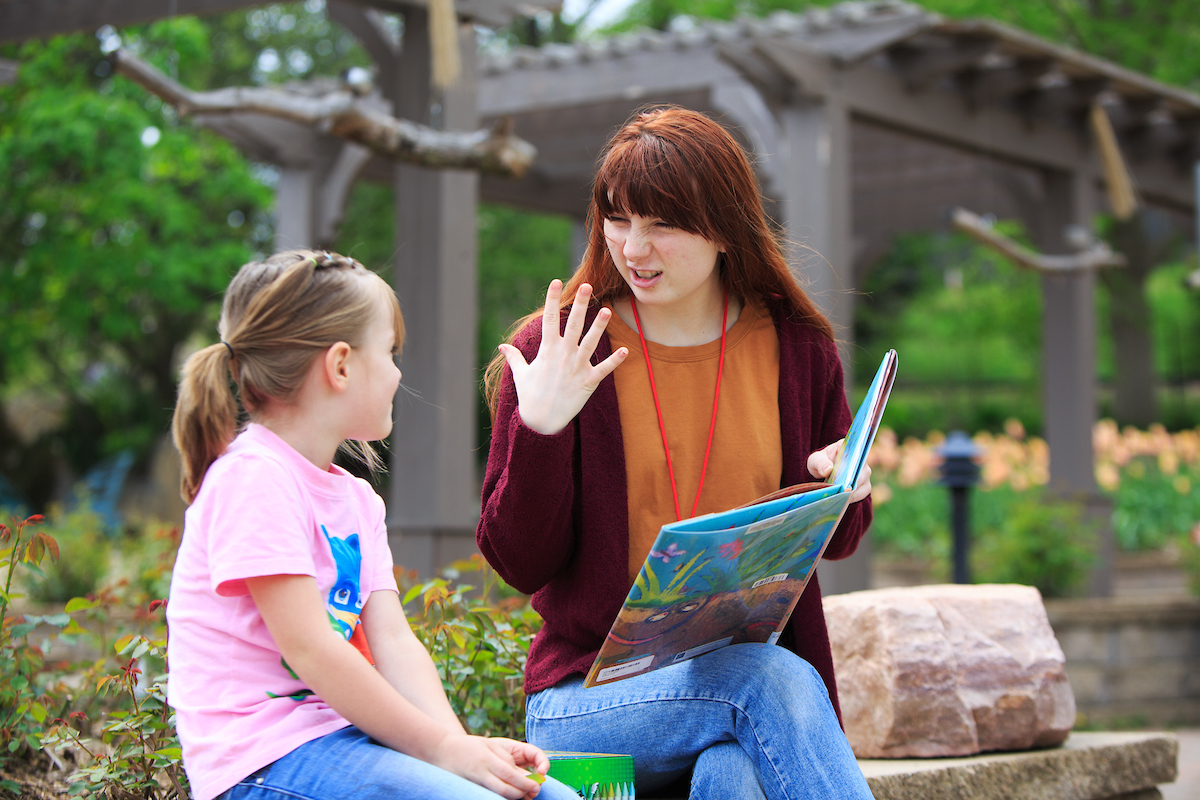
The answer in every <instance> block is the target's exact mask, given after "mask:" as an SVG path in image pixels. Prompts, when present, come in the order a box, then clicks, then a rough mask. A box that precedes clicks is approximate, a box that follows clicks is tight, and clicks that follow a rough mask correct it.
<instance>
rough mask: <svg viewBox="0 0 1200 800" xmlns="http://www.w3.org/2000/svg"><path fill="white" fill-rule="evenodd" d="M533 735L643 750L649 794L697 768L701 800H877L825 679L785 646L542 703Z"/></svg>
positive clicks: (749, 650)
mask: <svg viewBox="0 0 1200 800" xmlns="http://www.w3.org/2000/svg"><path fill="white" fill-rule="evenodd" d="M525 721H526V722H525V724H526V728H525V735H526V738H527V739H528V740H529V741H530V742H532V743H534V744H536V745H537V746H538V747H541V748H543V749H547V750H580V751H585V752H600V753H626V754H631V755H633V763H634V773H635V776H636V777H635V780H636V786H637V791H638V792H639V793H641V792H644V791H650V790H653V789H655V788H658V787H660V786H663V785H665V784H667V783H669V782H671V781H672V780H674V779H675V778H677V777H679V776H680V775H682V774H684V773H685V772H686V771H687V770H688V768H693V771H692V784H691V794H690V797H691V798H693V800H742V799H743V798H745V799H746V800H750V799H751V798H753V799H754V800H763V798H770V799H771V800H783V798H788V799H789V800H802V799H803V800H835V798H836V800H854V799H855V798H860V799H861V798H870V797H871V790H870V789H868V788H867V782H866V779H865V778H864V777H863V774H862V771H861V770H859V768H858V763H857V762H856V761H855V759H854V754H853V753H852V752H851V750H850V743H849V742H848V741H847V740H846V736H845V734H843V733H842V729H841V726H840V725H839V724H838V719H837V715H836V714H835V713H834V711H833V705H832V704H831V703H830V702H829V695H828V693H827V692H826V690H825V684H824V682H823V681H822V680H821V676H820V675H819V674H818V673H817V671H816V670H815V669H813V668H812V667H811V666H810V665H809V664H808V662H806V661H804V660H803V659H801V658H800V657H799V656H797V655H796V654H794V653H792V652H791V651H789V650H786V649H784V648H783V647H779V646H776V645H767V644H738V645H732V646H730V647H725V648H722V649H720V650H717V651H715V652H712V653H707V654H705V655H703V656H700V657H698V658H693V659H691V660H690V661H684V662H682V663H680V664H676V665H674V666H670V667H666V668H664V669H660V670H656V671H654V672H650V673H647V674H645V675H639V676H637V677H634V678H628V679H626V680H622V681H615V682H613V683H609V684H605V685H602V686H595V687H592V688H590V689H584V688H583V681H582V679H581V678H578V677H575V678H569V679H567V680H564V681H562V682H560V683H559V684H558V685H556V686H554V687H553V688H551V689H547V690H545V691H542V692H538V693H537V694H535V695H533V696H531V697H530V698H529V699H528V702H527V704H526V713H525Z"/></svg>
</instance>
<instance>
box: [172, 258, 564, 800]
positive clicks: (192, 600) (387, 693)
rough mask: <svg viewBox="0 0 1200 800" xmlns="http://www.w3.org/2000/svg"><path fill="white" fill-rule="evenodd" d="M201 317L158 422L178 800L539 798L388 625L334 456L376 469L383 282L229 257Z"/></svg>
mask: <svg viewBox="0 0 1200 800" xmlns="http://www.w3.org/2000/svg"><path fill="white" fill-rule="evenodd" d="M218 330H219V331H220V334H221V341H220V342H219V343H218V344H214V345H211V346H210V347H206V348H204V349H203V350H200V351H199V352H197V353H196V354H195V355H193V356H192V357H191V358H189V359H188V361H187V363H186V364H185V365H184V370H183V380H182V382H181V384H180V389H179V401H178V404H177V405H176V408H175V419H174V424H173V429H174V435H175V443H176V445H177V446H178V447H179V450H180V453H181V454H182V456H183V496H184V499H185V500H186V501H187V502H189V503H190V504H191V505H190V507H189V508H188V510H187V515H186V521H185V524H184V535H183V543H182V545H181V547H180V551H179V556H178V558H177V560H176V563H175V570H174V574H173V576H172V580H171V594H170V600H169V603H168V605H167V619H168V622H169V624H170V629H171V636H170V640H169V645H168V651H169V652H168V655H169V660H170V673H171V674H170V683H169V695H170V702H171V705H172V706H173V707H174V709H175V712H176V720H177V726H178V730H179V739H180V742H181V743H182V745H183V761H184V767H185V768H186V770H187V775H188V779H189V781H190V783H191V790H192V795H193V796H194V797H195V798H196V800H212V798H215V797H220V798H222V799H223V800H235V799H237V800H241V799H242V798H253V799H254V800H277V799H282V798H293V799H294V798H302V799H307V798H311V799H312V800H317V799H318V798H319V799H321V800H342V799H343V798H345V799H346V800H349V799H350V798H356V799H357V800H371V799H372V798H378V799H379V800H383V798H389V799H390V798H396V797H405V798H422V799H426V798H427V799H428V800H433V799H434V798H439V799H440V800H459V799H460V798H473V799H474V800H487V798H492V799H493V800H495V798H497V797H498V796H503V797H507V798H520V797H524V798H529V797H533V796H534V795H539V786H538V784H537V783H536V782H535V781H534V780H532V779H531V778H530V777H529V771H530V770H533V771H535V772H537V773H541V774H542V775H544V774H545V773H546V771H547V769H548V767H549V762H548V761H547V759H546V756H545V755H544V754H543V753H542V752H541V751H540V750H538V749H537V748H536V747H533V746H531V745H528V744H524V743H522V742H514V741H512V740H508V739H485V738H481V737H478V736H468V735H467V734H466V732H465V731H464V730H463V728H462V726H461V725H460V724H459V722H458V719H457V718H456V717H455V715H454V713H453V712H452V711H451V709H450V704H449V702H448V701H447V699H446V695H445V692H444V691H443V689H442V684H441V680H440V679H439V678H438V674H437V671H436V669H435V668H434V665H433V662H432V660H431V659H430V657H429V654H428V653H427V652H426V651H425V649H424V647H422V645H421V643H420V642H419V641H418V640H417V639H416V637H415V636H414V635H413V633H412V630H411V629H410V628H409V626H408V622H407V620H405V618H404V612H403V609H402V608H401V606H400V600H399V595H398V593H397V589H396V580H395V578H394V576H393V574H392V557H391V553H390V551H389V550H388V544H387V528H386V526H385V524H384V507H383V501H382V500H381V499H380V498H379V496H378V495H377V494H375V492H374V491H373V490H372V489H371V486H370V484H368V483H367V482H366V481H363V480H360V479H357V478H355V477H353V476H351V475H350V474H349V473H348V472H346V471H345V470H343V469H341V468H340V467H337V466H335V465H334V464H333V458H334V455H335V453H336V452H337V450H338V448H339V447H341V446H342V445H344V444H350V445H352V446H353V445H357V448H356V449H357V451H358V452H359V453H360V454H362V455H363V456H364V457H366V458H367V459H368V463H371V464H372V465H374V462H373V461H372V460H371V458H372V456H373V455H374V454H373V451H371V450H370V449H369V448H367V447H365V446H363V444H362V443H364V442H369V441H373V440H377V439H382V438H384V437H386V436H387V435H388V433H389V432H390V431H391V428H392V397H393V396H394V395H395V393H396V388H397V386H398V385H399V383H400V370H399V369H398V368H397V366H396V357H397V355H398V354H399V352H400V346H401V345H402V344H403V341H404V323H403V320H402V319H401V316H400V306H399V304H398V303H397V302H396V295H395V293H394V292H392V290H391V288H390V287H389V286H388V285H387V283H385V282H384V281H383V280H382V279H381V278H379V276H377V275H375V274H374V273H372V272H369V271H368V270H366V269H364V268H363V267H362V265H361V264H359V263H358V262H357V261H354V260H352V259H348V258H344V257H342V256H338V255H335V254H331V253H318V252H310V251H303V250H301V251H291V252H286V253H280V254H278V255H275V256H272V257H271V258H269V259H267V260H266V261H265V262H263V263H251V264H247V265H246V266H244V267H242V269H241V270H240V271H239V272H238V274H237V276H236V277H235V278H234V279H233V282H232V283H231V284H230V286H229V290H228V291H227V292H226V294H225V301H224V306H223V308H222V311H221V321H220V324H219V326H218ZM231 379H232V383H233V384H234V385H235V386H236V390H237V397H236V398H235V396H234V393H233V392H232V391H231V390H230V381H231ZM239 400H240V405H241V407H242V409H241V410H244V411H245V412H246V413H248V415H249V419H250V422H249V424H248V425H246V426H245V428H244V429H243V430H242V431H241V432H238V416H239V413H240V410H239V402H238V401H239ZM364 656H365V657H364ZM540 789H541V793H540V795H539V796H540V797H542V798H543V800H545V798H557V800H565V798H569V797H572V798H573V797H575V796H576V795H575V794H574V792H571V790H570V789H568V788H567V787H566V786H563V785H562V784H560V783H557V782H555V781H552V780H547V781H546V783H545V785H543V786H541V787H540Z"/></svg>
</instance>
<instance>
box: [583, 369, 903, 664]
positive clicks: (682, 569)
mask: <svg viewBox="0 0 1200 800" xmlns="http://www.w3.org/2000/svg"><path fill="white" fill-rule="evenodd" d="M895 378H896V351H895V350H889V351H888V353H887V354H886V355H885V356H884V357H883V362H882V363H881V364H880V365H879V370H878V371H877V372H876V373H875V379H874V380H873V381H872V382H871V387H870V389H868V390H867V395H866V397H865V398H864V399H863V402H862V405H860V406H859V408H858V413H857V414H855V417H854V422H853V423H852V424H851V425H850V430H849V431H847V433H846V438H845V439H844V440H843V442H842V446H841V448H840V449H839V451H838V456H837V458H836V459H835V462H834V469H833V472H832V474H831V475H830V478H829V480H828V482H823V483H805V484H799V485H796V486H789V487H787V488H785V489H781V490H779V491H777V492H773V493H772V494H769V495H767V496H766V497H761V498H759V499H758V500H755V501H754V502H752V503H748V504H746V505H744V506H740V507H738V508H734V509H731V510H729V511H723V512H721V513H718V514H705V515H703V516H699V517H693V518H691V519H685V520H681V521H679V522H672V523H669V524H667V525H664V526H663V527H662V529H661V530H660V531H659V532H658V537H657V538H656V539H655V541H654V545H653V546H652V547H651V548H650V554H649V555H648V556H647V557H646V563H645V564H643V565H642V569H641V572H639V573H638V576H637V579H636V580H635V581H634V583H633V586H632V587H631V588H630V590H629V596H628V597H627V598H626V599H625V604H624V605H623V606H622V607H621V611H620V612H619V613H618V614H617V619H616V621H615V622H614V623H613V625H612V629H611V630H610V631H609V632H608V636H607V638H606V639H605V640H604V645H603V646H602V647H601V648H600V652H599V654H598V655H597V656H596V661H595V663H594V664H592V668H591V670H590V671H589V672H588V675H587V679H586V680H585V681H584V686H585V687H590V686H598V685H600V684H604V683H611V682H612V681H617V680H621V679H622V678H630V677H633V676H634V675H641V674H642V673H645V672H649V671H651V670H655V669H659V668H661V667H666V666H670V665H671V664H677V663H679V662H680V661H686V660H687V659H689V658H694V657H696V656H699V655H702V654H704V653H708V652H711V651H713V650H717V649H719V648H721V647H725V646H726V645H730V644H741V643H743V642H767V643H770V644H774V643H775V642H776V641H778V639H779V636H780V634H781V633H782V632H783V628H784V625H785V624H786V623H787V620H788V618H789V617H790V616H791V613H792V609H793V608H795V606H796V601H797V600H799V599H800V594H801V593H802V592H803V591H804V587H805V586H807V585H808V581H809V579H810V578H811V577H812V574H813V572H814V571H815V570H816V568H817V562H818V560H819V559H820V558H821V554H822V553H823V552H825V547H826V545H828V544H829V540H830V539H831V538H833V533H834V531H835V530H836V529H837V526H838V523H839V522H841V519H842V515H843V514H845V512H846V508H847V506H848V505H849V504H850V493H851V492H852V491H853V489H854V487H855V485H857V483H858V478H859V474H860V473H861V472H862V468H863V465H864V464H866V461H867V453H868V452H869V451H870V449H871V444H872V443H873V442H874V441H875V434H876V432H877V431H878V430H879V423H880V421H881V420H882V418H883V409H884V406H885V405H886V404H887V400H888V395H889V394H890V393H891V390H892V383H893V382H894V381H895Z"/></svg>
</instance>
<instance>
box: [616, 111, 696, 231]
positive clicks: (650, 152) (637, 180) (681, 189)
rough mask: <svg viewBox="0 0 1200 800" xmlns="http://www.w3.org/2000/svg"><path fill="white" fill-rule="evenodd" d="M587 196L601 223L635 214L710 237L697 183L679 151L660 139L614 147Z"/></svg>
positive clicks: (635, 139) (637, 139) (645, 138)
mask: <svg viewBox="0 0 1200 800" xmlns="http://www.w3.org/2000/svg"><path fill="white" fill-rule="evenodd" d="M592 192H593V198H594V200H595V202H596V208H597V210H598V211H599V212H600V216H601V218H602V219H607V218H609V217H611V216H612V215H613V214H636V215H638V216H639V217H654V218H656V219H661V220H663V221H664V222H667V223H670V224H671V225H674V226H675V227H677V228H679V229H681V230H684V231H687V232H688V233H695V234H699V235H701V236H704V237H705V238H711V237H712V232H711V231H709V230H707V229H706V228H707V223H708V218H707V214H706V212H705V208H704V204H703V202H702V201H701V198H700V192H699V184H698V182H697V181H696V180H695V179H694V177H693V175H692V171H691V169H690V167H689V166H688V164H687V163H686V160H685V159H684V158H683V157H682V154H681V153H680V152H679V150H678V149H677V148H676V147H675V146H674V145H673V144H672V143H671V142H669V141H667V140H665V139H663V138H662V137H660V136H656V135H654V134H651V133H642V134H640V135H638V136H636V137H632V138H630V139H628V140H626V141H623V142H619V143H616V144H614V146H613V147H612V148H611V149H610V150H609V152H608V154H607V157H606V158H605V160H604V163H603V164H602V165H601V167H600V170H599V172H598V173H597V175H596V182H595V184H594V187H593V190H592Z"/></svg>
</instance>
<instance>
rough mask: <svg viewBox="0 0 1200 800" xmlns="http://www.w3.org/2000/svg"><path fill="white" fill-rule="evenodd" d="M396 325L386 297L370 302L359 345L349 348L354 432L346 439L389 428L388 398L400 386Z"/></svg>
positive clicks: (374, 436)
mask: <svg viewBox="0 0 1200 800" xmlns="http://www.w3.org/2000/svg"><path fill="white" fill-rule="evenodd" d="M396 356H397V353H396V326H395V325H394V324H393V321H392V307H391V304H390V303H389V302H388V301H387V298H384V297H380V298H379V299H378V300H377V301H376V303H375V304H374V309H373V311H372V313H371V318H370V320H369V321H368V322H367V327H366V330H365V331H364V333H363V341H362V346H361V347H356V348H354V349H353V350H352V351H351V360H352V367H351V368H352V370H353V372H352V375H353V376H354V383H353V384H352V389H351V391H353V392H354V393H355V395H354V398H355V399H354V403H353V406H354V407H353V410H352V415H353V416H352V417H351V419H352V420H354V422H353V424H354V426H355V434H356V435H353V436H348V437H346V438H348V439H357V440H359V441H364V442H373V441H377V440H379V439H383V438H386V437H387V435H388V434H389V433H391V432H392V400H393V399H394V398H395V396H396V389H397V388H398V387H399V386H400V367H398V366H397V365H396Z"/></svg>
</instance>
